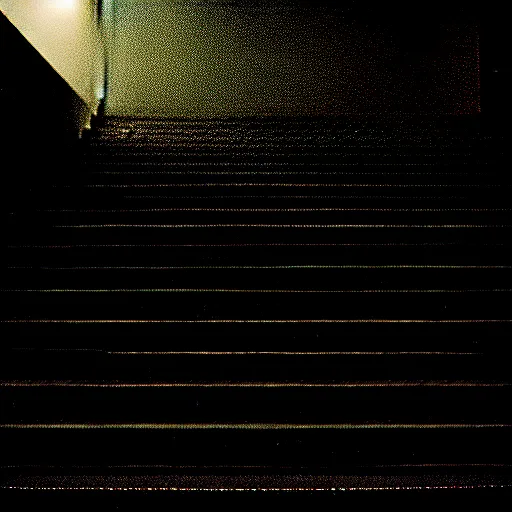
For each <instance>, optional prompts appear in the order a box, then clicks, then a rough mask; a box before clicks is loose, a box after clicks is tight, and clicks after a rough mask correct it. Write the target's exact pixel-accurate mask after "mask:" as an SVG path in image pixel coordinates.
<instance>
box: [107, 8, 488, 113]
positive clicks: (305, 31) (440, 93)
mask: <svg viewBox="0 0 512 512" xmlns="http://www.w3.org/2000/svg"><path fill="white" fill-rule="evenodd" d="M107 3H108V4H109V5H108V7H109V8H110V10H109V17H108V21H109V23H108V27H109V48H110V56H109V67H110V72H109V94H108V97H107V100H108V101H107V112H108V113H110V114H119V115H123V114H129V115H141V116H144V115H156V116H159V115H161V116H177V117H189V116H190V117H194V116H198V117H203V116H212V117H217V116H221V117H223V116H239V115H256V116H257V115H292V116H295V115H338V114H350V113H355V114H359V113H380V112H400V111H406V112H422V113H429V112H436V113H445V112H446V113H472V112H476V111H478V109H479V91H478V42H477V32H476V31H475V30H474V28H472V27H468V26H465V25H460V24H459V25H457V24H455V25H454V24H452V23H451V22H448V23H446V24H444V25H442V24H439V22H438V20H437V21H432V20H430V21H429V23H430V25H429V24H428V23H426V22H425V21H424V20H425V18H428V13H429V12H436V10H435V9H434V8H433V10H431V9H430V7H428V8H426V9H423V11H422V13H419V14H418V13H416V14H414V13H413V9H409V11H403V9H402V10H401V11H400V12H398V11H396V12H395V13H391V14H389V13H388V11H390V8H389V6H387V7H386V3H382V2H381V4H382V5H383V7H382V8H381V9H382V12H378V13H376V14H375V16H374V18H373V20H372V22H371V23H367V22H366V21H365V17H364V16H362V17H359V18H357V17H354V16H352V17H350V16H346V15H345V14H346V13H344V12H343V10H340V9H339V8H329V7H328V6H327V5H328V4H327V3H326V2H323V3H322V1H320V0H319V1H316V2H312V1H311V2H308V1H295V2H294V1H291V0H274V1H262V0H252V1H244V0H150V1H143V0H108V2H107ZM348 4H353V5H360V4H361V2H356V3H352V2H345V4H343V5H348ZM331 5H332V4H331ZM340 5H341V3H340ZM384 7H386V9H384ZM395 10H396V9H395ZM437 12H446V9H443V8H440V9H438V10H437ZM383 15H385V16H388V19H387V20H386V21H384V20H383V19H382V16H383ZM404 15H405V19H404ZM414 16H416V17H414ZM393 17H394V18H395V21H393ZM421 24H423V27H422V28H421V30H420V25H421ZM432 27H435V30H433V31H432V30H431V29H432ZM429 30H430V32H429ZM427 34H428V37H426V38H425V37H424V35H427Z"/></svg>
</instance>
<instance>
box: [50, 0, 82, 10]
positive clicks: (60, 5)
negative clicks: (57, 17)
mask: <svg viewBox="0 0 512 512" xmlns="http://www.w3.org/2000/svg"><path fill="white" fill-rule="evenodd" d="M51 6H52V7H55V8H56V9H74V8H75V7H76V0H51Z"/></svg>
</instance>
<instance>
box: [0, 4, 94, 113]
mask: <svg viewBox="0 0 512 512" xmlns="http://www.w3.org/2000/svg"><path fill="white" fill-rule="evenodd" d="M96 7H97V6H96V0H0V9H1V10H2V11H3V13H4V14H5V15H6V16H7V18H8V19H9V20H10V21H11V23H13V24H14V25H15V26H16V28H17V29H18V30H19V31H20V32H21V33H22V34H23V35H24V36H25V37H26V38H27V40H28V41H29V42H30V43H31V44H32V45H33V46H34V47H35V48H36V49H37V50H38V51H39V53H40V54H41V55H42V56H43V57H44V58H45V59H46V60H47V61H48V62H49V63H50V64H51V65H52V67H53V68H54V69H55V70H56V71H57V72H58V73H59V74H60V75H61V76H62V77H63V78H64V79H65V80H66V81H67V82H68V84H69V85H70V86H71V87H72V88H73V89H74V90H75V92H76V93H77V94H78V95H79V96H80V97H81V98H82V99H83V100H84V101H85V102H86V103H87V104H88V105H89V107H90V108H91V110H93V111H94V110H95V108H96V107H97V105H98V99H99V98H100V97H101V96H102V89H103V67H104V65H103V47H102V43H101V39H100V33H99V29H98V24H97V17H96V12H97V11H96ZM3 51H5V49H4V50H3ZM7 51H8V50H7ZM34 87H37V83H34Z"/></svg>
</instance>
